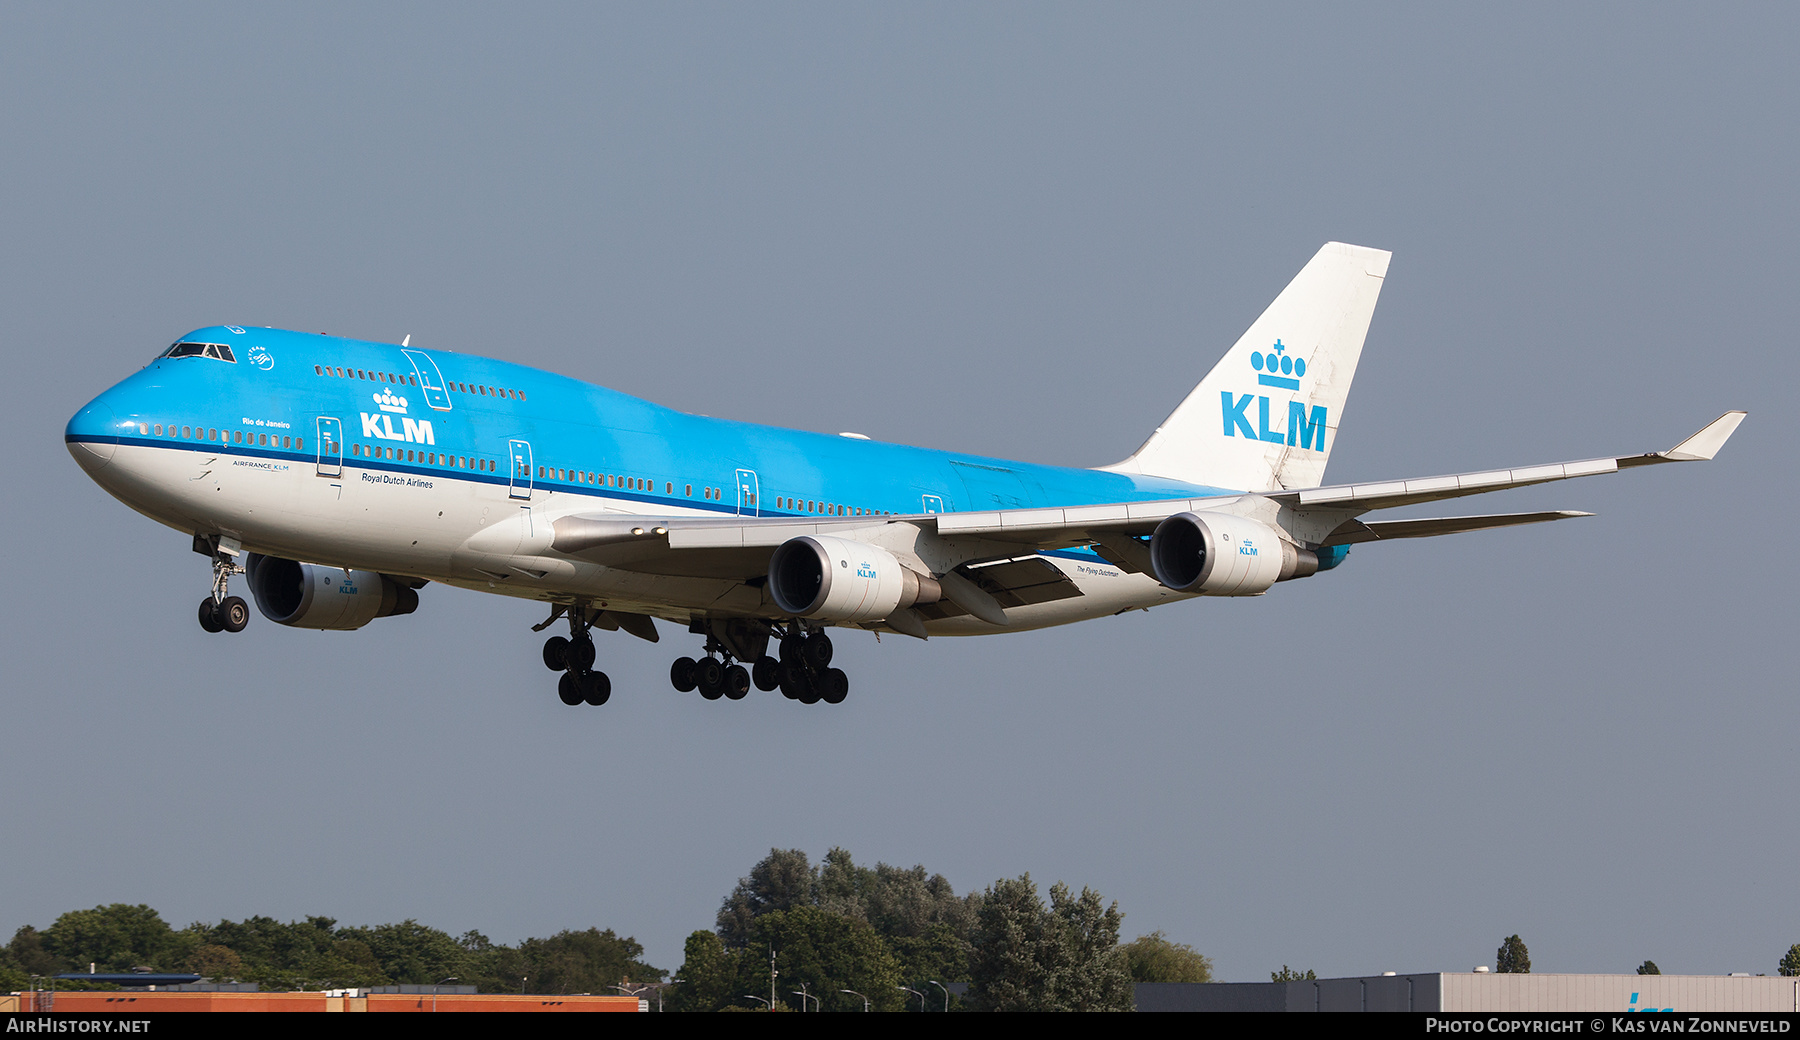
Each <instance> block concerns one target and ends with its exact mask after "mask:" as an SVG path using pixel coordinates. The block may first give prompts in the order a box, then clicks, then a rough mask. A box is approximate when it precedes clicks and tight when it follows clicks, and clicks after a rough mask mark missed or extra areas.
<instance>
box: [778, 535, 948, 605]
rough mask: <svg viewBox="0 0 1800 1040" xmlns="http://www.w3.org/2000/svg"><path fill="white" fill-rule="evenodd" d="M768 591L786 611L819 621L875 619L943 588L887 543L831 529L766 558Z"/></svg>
mask: <svg viewBox="0 0 1800 1040" xmlns="http://www.w3.org/2000/svg"><path fill="white" fill-rule="evenodd" d="M769 593H770V595H771V596H773V597H774V599H775V605H776V606H777V607H780V608H781V611H782V612H783V613H785V614H792V615H794V616H795V617H805V618H818V619H819V620H821V621H840V622H849V621H880V620H881V619H883V618H885V617H887V616H888V615H889V614H892V613H894V612H895V611H897V610H904V609H905V608H907V607H910V606H912V605H914V604H916V603H936V602H937V601H938V600H940V599H942V598H943V595H944V593H943V590H942V589H940V588H939V587H938V583H937V580H936V579H935V578H932V577H931V576H930V575H926V574H920V573H918V572H917V571H914V570H912V569H911V568H909V567H907V566H905V565H904V564H902V563H901V562H900V561H899V560H898V559H895V557H894V554H893V553H891V552H888V551H887V550H886V549H882V548H878V547H876V546H873V545H869V544H867V543H865V542H853V541H851V540H849V539H848V538H834V537H832V536H830V535H802V536H801V537H799V538H790V539H788V540H787V541H785V542H783V543H781V545H780V546H779V547H778V548H777V549H776V550H775V555H773V556H771V557H770V558H769Z"/></svg>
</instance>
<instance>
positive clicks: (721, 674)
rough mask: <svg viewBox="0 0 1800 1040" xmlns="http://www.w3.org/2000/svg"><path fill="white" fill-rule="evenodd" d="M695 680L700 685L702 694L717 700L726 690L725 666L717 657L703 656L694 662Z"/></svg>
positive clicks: (708, 698) (711, 699) (709, 698)
mask: <svg viewBox="0 0 1800 1040" xmlns="http://www.w3.org/2000/svg"><path fill="white" fill-rule="evenodd" d="M694 681H695V682H696V683H698V684H699V686H700V696H702V697H705V698H706V699H707V700H709V701H716V700H718V699H719V697H720V696H721V695H723V694H724V692H725V666H724V665H722V664H720V663H719V659H718V658H716V657H702V658H701V659H700V660H698V661H695V662H694Z"/></svg>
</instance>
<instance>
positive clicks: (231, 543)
mask: <svg viewBox="0 0 1800 1040" xmlns="http://www.w3.org/2000/svg"><path fill="white" fill-rule="evenodd" d="M240 549H241V547H240V545H239V543H238V541H237V539H235V538H221V537H217V536H213V535H205V536H203V535H198V534H196V535H195V536H194V551H195V552H197V553H200V554H201V555H203V556H210V557H212V571H213V582H212V595H210V596H208V597H206V598H205V599H203V600H201V601H200V627H201V628H203V629H205V630H207V631H208V632H242V631H243V630H244V627H245V626H246V625H248V624H250V604H248V603H246V602H244V600H243V597H241V596H233V595H231V576H232V575H234V574H242V573H244V568H243V565H242V564H240V563H238V562H237V555H238V552H239V551H240Z"/></svg>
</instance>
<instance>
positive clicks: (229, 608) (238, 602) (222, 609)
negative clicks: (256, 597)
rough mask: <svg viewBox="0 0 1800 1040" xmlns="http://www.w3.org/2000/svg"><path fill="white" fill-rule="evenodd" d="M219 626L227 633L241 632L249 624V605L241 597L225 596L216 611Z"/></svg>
mask: <svg viewBox="0 0 1800 1040" xmlns="http://www.w3.org/2000/svg"><path fill="white" fill-rule="evenodd" d="M217 617H218V620H219V626H220V627H221V628H223V629H224V630H225V631H227V632H242V631H243V630H244V626H245V625H248V624H249V623H250V604H248V603H245V602H244V598H243V597H242V596H226V597H225V602H223V603H221V604H219V609H218V611H217Z"/></svg>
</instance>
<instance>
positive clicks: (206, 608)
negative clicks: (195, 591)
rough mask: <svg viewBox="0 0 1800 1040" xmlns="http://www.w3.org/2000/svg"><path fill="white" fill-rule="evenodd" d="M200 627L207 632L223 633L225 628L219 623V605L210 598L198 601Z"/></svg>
mask: <svg viewBox="0 0 1800 1040" xmlns="http://www.w3.org/2000/svg"><path fill="white" fill-rule="evenodd" d="M200 627H201V628H204V629H206V630H207V631H208V632H223V631H225V626H224V624H223V623H221V622H220V621H219V605H218V604H217V603H214V602H213V598H212V597H211V596H208V597H206V598H205V599H203V600H201V601H200Z"/></svg>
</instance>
